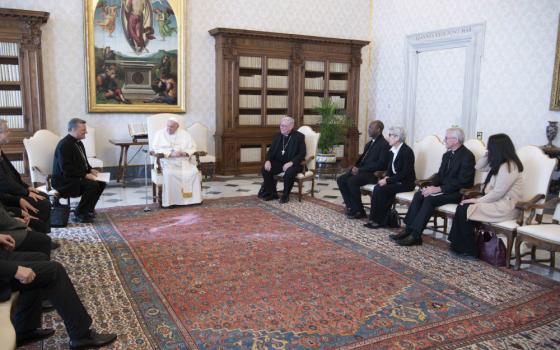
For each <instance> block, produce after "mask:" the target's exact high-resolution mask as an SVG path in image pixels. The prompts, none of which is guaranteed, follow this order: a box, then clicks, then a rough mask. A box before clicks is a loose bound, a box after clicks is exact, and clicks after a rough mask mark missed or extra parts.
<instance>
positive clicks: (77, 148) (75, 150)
mask: <svg viewBox="0 0 560 350" xmlns="http://www.w3.org/2000/svg"><path fill="white" fill-rule="evenodd" d="M86 133H87V129H86V121H85V120H82V119H79V118H73V119H71V120H70V121H69V122H68V135H66V136H65V137H64V138H63V139H62V140H60V142H59V143H58V145H57V146H56V150H55V153H54V164H53V175H52V186H53V187H54V188H55V189H56V190H57V191H58V192H60V194H61V195H62V197H78V196H81V197H82V198H81V199H80V203H79V204H78V206H77V207H76V210H75V212H74V213H75V215H76V220H77V221H78V222H92V220H93V217H94V216H95V214H94V209H95V205H96V204H97V201H98V200H99V197H100V196H101V193H103V190H104V189H105V183H104V182H101V181H97V180H96V175H97V170H95V169H93V168H92V167H91V165H90V164H89V162H88V160H87V156H86V149H85V148H84V145H83V143H82V141H81V140H83V139H84V138H85V137H86Z"/></svg>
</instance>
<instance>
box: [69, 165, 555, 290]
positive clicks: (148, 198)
mask: <svg viewBox="0 0 560 350" xmlns="http://www.w3.org/2000/svg"><path fill="white" fill-rule="evenodd" d="M261 183H262V180H261V178H260V177H259V176H257V175H242V176H237V177H232V176H224V177H222V176H214V178H213V179H212V180H205V181H203V183H202V191H203V198H205V199H212V198H221V197H238V196H252V195H256V194H257V193H258V191H259V188H260V186H261ZM295 188H297V186H294V190H295ZM310 188H311V186H310V184H309V183H307V184H306V186H305V188H304V191H307V192H309V190H310ZM315 190H316V193H315V198H320V199H323V200H325V201H328V202H332V203H335V204H340V205H342V204H343V201H342V197H341V195H340V192H339V191H338V187H337V184H336V181H335V180H334V179H320V180H318V181H316V183H315ZM291 199H292V200H297V196H296V195H294V194H292V196H291ZM77 200H78V199H73V200H72V201H73V202H74V201H77ZM363 200H364V203H369V199H368V198H366V197H364V198H363ZM151 203H152V186H151V183H150V182H148V186H145V185H144V179H133V180H128V181H127V183H126V187H122V185H121V184H118V183H116V182H114V181H112V182H110V183H109V184H108V185H107V188H106V189H105V191H104V193H103V195H102V196H101V199H100V201H99V203H98V205H97V208H110V207H116V206H127V205H142V204H151ZM76 204H77V203H76ZM364 220H365V219H364ZM364 222H365V221H364ZM424 234H429V235H434V232H433V231H432V230H429V229H427V230H426V231H425V232H424ZM435 237H436V238H438V239H442V240H443V239H445V237H446V236H444V235H443V234H441V233H435ZM542 253H544V252H542ZM542 256H543V257H545V256H546V257H547V256H548V253H546V255H542ZM523 268H524V269H526V270H527V271H531V272H534V273H537V274H539V275H542V276H545V277H547V278H551V279H553V280H557V281H560V272H558V271H550V269H548V268H546V267H539V266H528V265H524V266H523Z"/></svg>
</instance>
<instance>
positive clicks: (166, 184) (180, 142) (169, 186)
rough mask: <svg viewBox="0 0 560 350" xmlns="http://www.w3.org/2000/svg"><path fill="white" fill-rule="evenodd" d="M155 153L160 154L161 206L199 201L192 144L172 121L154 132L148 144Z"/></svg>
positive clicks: (187, 134) (198, 177)
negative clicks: (161, 155) (152, 139)
mask: <svg viewBox="0 0 560 350" xmlns="http://www.w3.org/2000/svg"><path fill="white" fill-rule="evenodd" d="M152 145H153V146H152V147H153V151H154V152H155V153H162V154H163V155H164V156H165V158H163V159H161V168H162V173H163V186H162V205H163V206H164V207H168V206H170V205H188V204H198V203H201V202H202V175H201V174H200V171H199V170H198V168H197V167H196V160H195V157H194V156H192V155H193V153H194V152H196V143H195V142H194V140H193V139H192V138H191V135H189V133H188V132H187V131H186V130H184V129H183V128H180V127H179V122H178V120H177V119H176V118H174V117H171V118H169V119H168V120H167V127H166V128H164V129H161V130H159V131H158V132H156V135H155V137H154V142H153V143H152Z"/></svg>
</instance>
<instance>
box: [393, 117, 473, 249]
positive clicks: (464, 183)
mask: <svg viewBox="0 0 560 350" xmlns="http://www.w3.org/2000/svg"><path fill="white" fill-rule="evenodd" d="M464 141H465V133H464V132H463V129H461V128H449V129H447V131H446V132H445V147H446V148H447V152H445V153H444V154H443V157H442V159H441V165H440V167H439V171H438V172H437V174H435V176H434V177H433V178H432V179H431V180H432V181H431V185H430V186H427V187H424V188H422V189H421V190H419V191H417V192H416V193H415V194H414V197H413V199H412V203H411V204H410V207H409V208H408V212H407V213H406V217H405V218H404V223H405V224H406V228H405V229H404V231H403V232H402V233H400V234H395V235H391V236H390V237H391V239H393V240H395V241H396V242H397V243H398V244H399V245H402V246H411V245H420V244H422V232H423V231H424V229H425V228H426V224H427V223H428V221H429V220H430V217H432V215H433V214H434V211H435V209H436V208H437V207H439V206H440V205H444V204H449V203H459V202H460V201H461V197H462V195H461V193H460V190H461V188H468V187H472V186H473V182H474V174H475V170H474V165H475V161H474V155H473V154H472V152H471V151H470V150H469V149H468V148H466V147H465V146H463V142H464Z"/></svg>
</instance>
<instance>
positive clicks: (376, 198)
mask: <svg viewBox="0 0 560 350" xmlns="http://www.w3.org/2000/svg"><path fill="white" fill-rule="evenodd" d="M413 189H414V184H406V185H405V184H402V183H395V184H386V185H385V186H379V185H378V186H375V188H374V189H373V193H372V194H371V210H370V212H369V219H370V221H373V222H376V223H378V224H379V225H381V226H387V225H388V224H389V212H390V210H391V206H392V205H393V203H394V202H395V196H396V195H397V193H400V192H407V191H412V190H413Z"/></svg>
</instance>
